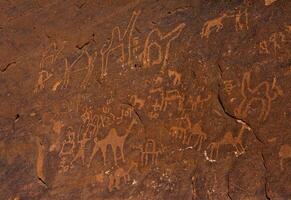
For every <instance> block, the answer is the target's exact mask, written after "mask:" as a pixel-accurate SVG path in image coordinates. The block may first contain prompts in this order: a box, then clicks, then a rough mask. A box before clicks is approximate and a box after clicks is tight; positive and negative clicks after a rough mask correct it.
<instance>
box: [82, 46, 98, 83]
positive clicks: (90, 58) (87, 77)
mask: <svg viewBox="0 0 291 200" xmlns="http://www.w3.org/2000/svg"><path fill="white" fill-rule="evenodd" d="M84 51H85V55H86V56H87V62H88V66H87V72H86V75H85V78H84V79H83V82H82V83H81V87H82V88H83V89H85V88H86V87H87V85H88V83H89V81H90V78H91V76H92V73H93V70H94V67H95V64H94V62H95V59H96V57H97V51H95V52H94V53H93V55H90V54H89V52H88V50H87V49H85V50H84Z"/></svg>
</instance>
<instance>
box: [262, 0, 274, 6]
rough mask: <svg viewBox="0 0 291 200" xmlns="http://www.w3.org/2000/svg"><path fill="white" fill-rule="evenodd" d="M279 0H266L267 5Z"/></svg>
mask: <svg viewBox="0 0 291 200" xmlns="http://www.w3.org/2000/svg"><path fill="white" fill-rule="evenodd" d="M276 1H277V0H265V6H269V5H271V4H272V3H274V2H276Z"/></svg>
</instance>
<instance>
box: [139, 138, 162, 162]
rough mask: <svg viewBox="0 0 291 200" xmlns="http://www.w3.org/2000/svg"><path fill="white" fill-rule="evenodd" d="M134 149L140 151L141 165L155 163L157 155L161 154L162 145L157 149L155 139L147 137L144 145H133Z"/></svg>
mask: <svg viewBox="0 0 291 200" xmlns="http://www.w3.org/2000/svg"><path fill="white" fill-rule="evenodd" d="M134 149H138V150H139V151H140V161H141V165H142V166H147V165H150V164H152V165H157V164H158V158H159V155H160V154H162V151H163V147H161V149H158V147H157V144H156V141H154V140H153V139H148V140H147V141H146V143H145V144H144V145H138V146H135V147H134Z"/></svg>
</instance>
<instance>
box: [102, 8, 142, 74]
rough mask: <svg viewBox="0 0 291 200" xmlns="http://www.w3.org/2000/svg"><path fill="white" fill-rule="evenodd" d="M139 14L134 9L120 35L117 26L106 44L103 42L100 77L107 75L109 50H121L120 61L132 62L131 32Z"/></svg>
mask: <svg viewBox="0 0 291 200" xmlns="http://www.w3.org/2000/svg"><path fill="white" fill-rule="evenodd" d="M139 15H140V11H134V12H133V14H132V16H131V19H130V21H129V24H128V26H127V28H126V30H125V32H124V33H123V35H121V33H120V28H119V27H118V26H117V27H115V28H114V29H113V30H112V33H111V39H110V42H109V43H108V44H104V45H103V47H102V49H101V51H100V53H101V57H102V58H101V59H102V65H101V78H103V77H105V76H106V75H107V67H108V59H109V56H110V54H111V52H113V51H115V50H120V52H121V62H122V63H123V64H125V62H127V63H128V64H131V62H132V58H131V57H132V55H131V51H132V48H131V46H132V41H131V40H132V39H131V38H132V32H133V30H134V27H135V23H136V20H137V18H138V16H139ZM127 50H128V53H127V58H126V55H125V52H126V51H127Z"/></svg>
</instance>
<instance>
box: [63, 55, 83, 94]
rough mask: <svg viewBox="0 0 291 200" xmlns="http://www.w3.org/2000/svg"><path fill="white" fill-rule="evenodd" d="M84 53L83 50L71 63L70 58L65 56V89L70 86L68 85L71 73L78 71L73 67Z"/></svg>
mask: <svg viewBox="0 0 291 200" xmlns="http://www.w3.org/2000/svg"><path fill="white" fill-rule="evenodd" d="M83 54H84V52H83V51H82V53H81V54H80V55H79V56H78V57H77V58H76V59H75V60H74V61H73V62H72V63H71V64H69V63H68V59H67V58H65V72H64V78H63V83H62V88H63V89H65V88H68V85H69V83H70V77H71V74H72V73H73V72H76V71H73V70H72V69H73V67H74V66H75V65H76V64H77V63H78V62H79V60H80V59H81V57H82V56H83ZM78 71H79V70H78Z"/></svg>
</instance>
